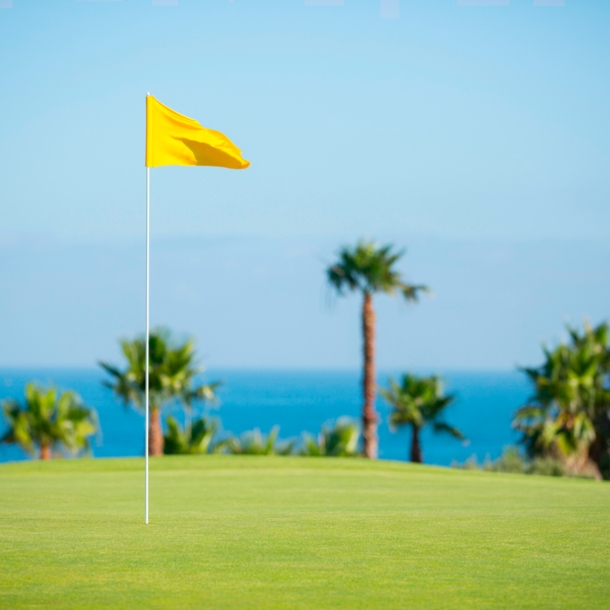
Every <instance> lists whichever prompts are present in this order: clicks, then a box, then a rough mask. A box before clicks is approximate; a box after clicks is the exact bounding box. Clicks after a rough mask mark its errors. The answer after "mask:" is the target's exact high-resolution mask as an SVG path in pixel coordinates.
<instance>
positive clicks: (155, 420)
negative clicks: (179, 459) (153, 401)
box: [148, 408, 163, 455]
mask: <svg viewBox="0 0 610 610" xmlns="http://www.w3.org/2000/svg"><path fill="white" fill-rule="evenodd" d="M148 455H163V430H162V429H161V411H160V410H159V409H153V408H151V409H150V427H149V428H148Z"/></svg>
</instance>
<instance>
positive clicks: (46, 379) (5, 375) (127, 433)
mask: <svg viewBox="0 0 610 610" xmlns="http://www.w3.org/2000/svg"><path fill="white" fill-rule="evenodd" d="M442 377H443V379H444V380H445V390H446V391H447V392H451V393H452V394H455V396H456V401H455V402H454V404H452V405H451V406H450V407H449V408H448V410H447V416H446V419H447V421H448V422H449V423H451V424H453V425H455V426H457V427H458V428H459V429H460V430H461V431H462V432H463V433H464V434H465V435H466V436H467V438H468V443H464V444H463V443H461V442H458V441H456V440H454V439H452V438H449V437H447V436H439V435H434V434H433V433H432V432H430V431H429V430H426V432H425V433H424V435H423V438H422V445H423V452H424V461H425V462H426V463H429V464H438V465H445V466H447V465H449V464H451V462H452V461H454V460H456V461H460V462H462V461H464V460H466V459H468V458H469V457H471V456H473V455H476V456H477V458H478V459H479V460H483V459H485V457H487V456H489V457H490V458H492V459H493V458H496V457H498V456H499V455H500V454H501V453H502V450H503V448H504V447H505V446H506V445H509V444H513V443H515V442H516V440H517V436H516V434H515V432H514V431H513V430H512V429H511V420H512V415H513V413H514V412H515V410H516V409H517V408H518V407H519V406H521V405H523V404H524V402H525V401H526V400H527V397H528V395H529V393H530V388H529V386H528V383H527V380H526V379H525V376H524V375H523V374H522V373H519V372H517V371H507V372H446V373H445V374H443V375H442ZM387 379H388V373H381V374H380V375H379V383H380V384H381V385H385V384H386V382H387ZM30 380H36V381H38V382H40V383H42V384H45V385H47V384H51V383H53V384H55V385H56V386H58V387H59V388H62V389H72V390H75V391H76V392H78V393H79V394H80V395H81V397H82V398H83V400H84V401H85V403H86V404H87V405H88V406H90V407H94V408H95V409H96V410H97V412H98V416H99V420H100V423H101V434H100V435H99V437H98V438H97V439H95V440H94V442H93V455H94V456H95V457H118V456H140V455H143V451H144V436H143V432H144V418H143V415H141V414H140V413H138V412H136V411H134V410H132V409H129V408H125V407H124V406H123V405H122V404H121V403H120V402H118V401H117V400H115V398H114V396H113V394H112V392H111V391H110V390H109V389H107V388H105V387H104V386H103V385H102V381H103V380H104V373H103V371H101V370H95V369H55V370H54V369H13V370H12V369H0V398H2V399H4V398H9V397H11V398H18V399H21V398H22V397H23V389H24V386H25V384H26V383H27V382H28V381H30ZM206 380H207V381H215V380H220V381H221V382H222V386H221V388H220V390H219V392H218V394H219V398H220V401H219V406H218V408H214V409H209V410H208V414H209V415H212V416H214V417H218V418H220V420H221V422H222V430H223V431H224V432H225V433H229V432H230V433H233V434H240V433H242V432H244V431H246V430H252V429H253V428H260V430H261V431H262V432H264V433H266V432H268V431H269V430H270V429H271V428H272V427H273V426H274V425H278V426H280V438H283V439H286V438H291V437H298V436H300V435H301V434H302V433H303V432H310V433H314V434H317V432H318V431H319V429H320V427H321V426H322V425H323V424H324V423H327V422H331V421H332V420H334V419H336V418H337V417H340V416H342V415H349V416H352V417H358V416H359V413H360V408H361V394H360V392H361V389H360V373H359V372H358V371H272V370H211V371H209V372H208V373H207V374H206ZM377 408H378V411H379V413H380V418H381V422H380V427H379V451H380V457H381V458H382V459H388V460H406V459H407V455H408V446H409V442H410V434H409V432H408V431H407V430H400V431H398V432H392V431H391V430H390V429H389V428H388V425H387V416H388V409H387V407H386V406H385V405H384V403H383V401H382V400H381V399H380V400H379V401H378V405H377ZM169 412H171V411H169ZM173 415H175V416H179V415H180V412H179V410H176V411H175V412H174V413H173ZM3 429H4V424H3V423H0V434H1V433H2V430H3ZM23 459H28V457H27V455H26V454H24V453H23V451H21V450H20V449H19V448H18V447H15V446H7V445H0V461H2V462H6V461H13V460H23Z"/></svg>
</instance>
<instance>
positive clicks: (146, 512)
mask: <svg viewBox="0 0 610 610" xmlns="http://www.w3.org/2000/svg"><path fill="white" fill-rule="evenodd" d="M149 319H150V167H147V168H146V364H145V368H146V386H145V388H146V389H145V396H146V399H145V402H146V424H145V426H146V427H145V430H144V447H145V449H144V451H145V453H144V461H145V471H146V472H145V476H144V478H145V488H146V491H145V495H146V498H145V501H144V505H145V508H144V523H146V524H148V427H149V412H150V404H149V399H148V385H149V383H148V382H149V379H148V373H149V371H148V362H149V359H150V358H149V356H150V354H149V350H150V346H149V334H150V330H149Z"/></svg>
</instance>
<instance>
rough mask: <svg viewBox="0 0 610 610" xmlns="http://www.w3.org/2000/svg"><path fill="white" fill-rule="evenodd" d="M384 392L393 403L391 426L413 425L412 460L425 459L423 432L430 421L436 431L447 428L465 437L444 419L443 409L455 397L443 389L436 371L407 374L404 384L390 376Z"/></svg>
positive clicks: (446, 430)
mask: <svg viewBox="0 0 610 610" xmlns="http://www.w3.org/2000/svg"><path fill="white" fill-rule="evenodd" d="M380 394H381V395H382V396H383V398H384V399H385V400H386V401H387V402H388V403H389V404H390V405H391V406H392V412H391V414H390V427H391V428H393V429H396V428H398V427H400V426H410V427H411V431H412V438H411V452H410V458H411V461H412V462H417V463H419V464H421V463H422V462H423V456H422V449H421V438H420V433H421V430H422V428H423V427H424V426H426V425H431V426H432V429H433V430H434V432H443V433H446V434H449V435H450V436H452V437H453V438H456V439H458V440H464V435H463V434H462V433H461V432H460V431H459V430H458V429H457V428H455V427H454V426H450V425H449V424H448V423H447V422H445V421H443V419H442V415H443V411H444V410H445V409H446V408H447V407H448V406H449V405H450V404H451V403H452V402H453V401H454V400H455V397H454V396H452V395H450V394H449V395H445V394H444V393H443V388H442V384H441V381H440V379H439V378H438V377H437V376H436V375H433V376H432V377H417V376H416V375H410V374H406V375H403V376H402V381H401V383H400V384H398V383H396V381H394V380H393V379H390V385H389V388H388V389H382V390H380Z"/></svg>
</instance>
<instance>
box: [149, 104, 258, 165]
mask: <svg viewBox="0 0 610 610" xmlns="http://www.w3.org/2000/svg"><path fill="white" fill-rule="evenodd" d="M160 165H213V166H215V167H228V168H229V169H246V167H248V166H249V165H250V161H246V160H245V159H244V158H243V157H242V156H241V150H239V148H237V146H235V144H233V142H231V140H229V138H227V136H225V135H224V134H222V133H220V132H219V131H214V130H213V129H206V128H205V127H203V126H202V125H200V124H199V122H198V121H196V120H195V119H189V118H188V117H186V116H184V115H182V114H178V113H177V112H175V111H174V110H172V109H171V108H168V107H167V106H164V105H163V104H162V103H161V102H159V101H158V100H156V99H155V98H154V97H153V96H152V95H148V96H147V97H146V167H159V166H160Z"/></svg>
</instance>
